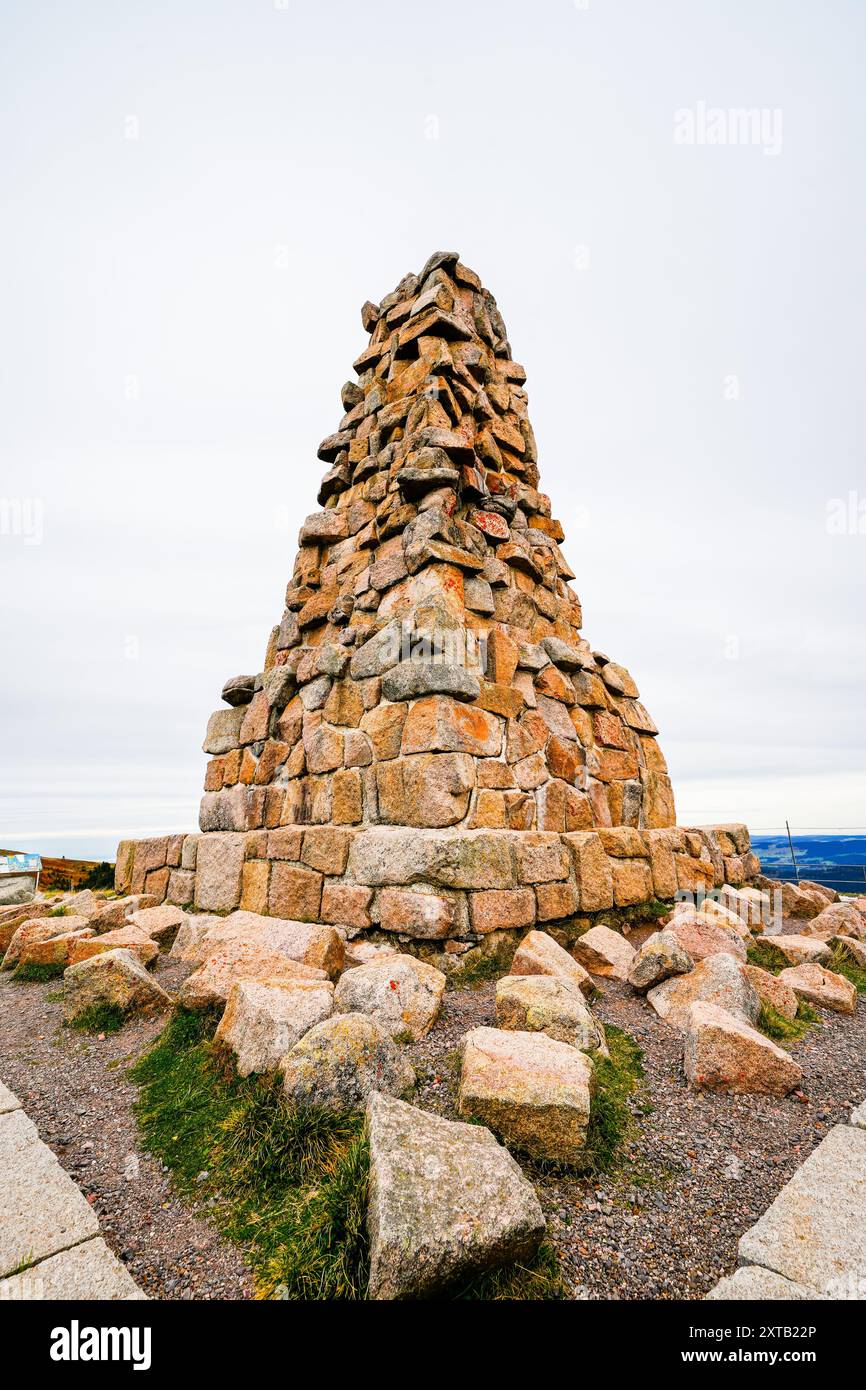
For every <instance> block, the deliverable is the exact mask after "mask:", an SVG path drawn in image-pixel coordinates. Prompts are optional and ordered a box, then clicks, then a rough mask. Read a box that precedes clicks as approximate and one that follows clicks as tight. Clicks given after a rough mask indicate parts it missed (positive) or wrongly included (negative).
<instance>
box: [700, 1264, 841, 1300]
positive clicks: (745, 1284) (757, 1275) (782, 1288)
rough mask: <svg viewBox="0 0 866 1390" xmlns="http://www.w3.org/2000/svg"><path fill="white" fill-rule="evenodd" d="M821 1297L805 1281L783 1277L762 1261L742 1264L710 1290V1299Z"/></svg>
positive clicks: (810, 1298) (708, 1296)
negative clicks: (763, 1264)
mask: <svg viewBox="0 0 866 1390" xmlns="http://www.w3.org/2000/svg"><path fill="white" fill-rule="evenodd" d="M822 1297H823V1295H822V1294H819V1293H817V1292H816V1291H815V1290H814V1289H807V1288H806V1286H805V1285H804V1284H794V1283H792V1282H791V1280H790V1279H783V1278H782V1276H781V1274H774V1273H773V1271H772V1270H770V1269H762V1268H761V1267H760V1265H742V1266H741V1267H740V1268H739V1269H735V1270H734V1272H733V1274H731V1275H729V1276H728V1278H727V1279H720V1280H719V1282H718V1284H716V1287H715V1288H714V1289H711V1290H710V1292H709V1293H708V1294H707V1298H708V1299H719V1300H733V1301H736V1302H740V1301H741V1300H742V1301H743V1302H746V1301H759V1302H761V1303H780V1302H782V1301H784V1300H787V1299H809V1300H810V1301H811V1300H813V1299H821V1298H822Z"/></svg>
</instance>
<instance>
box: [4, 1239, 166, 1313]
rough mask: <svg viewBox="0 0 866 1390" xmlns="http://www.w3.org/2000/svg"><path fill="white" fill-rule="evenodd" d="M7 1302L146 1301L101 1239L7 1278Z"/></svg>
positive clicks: (5, 1295) (130, 1276)
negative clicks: (48, 1300)
mask: <svg viewBox="0 0 866 1390" xmlns="http://www.w3.org/2000/svg"><path fill="white" fill-rule="evenodd" d="M2 1297H3V1299H4V1301H5V1300H7V1299H15V1300H18V1301H28V1302H29V1301H35V1300H40V1299H58V1298H61V1299H75V1300H76V1301H80V1300H86V1301H92V1300H94V1299H100V1300H104V1301H119V1300H130V1299H146V1298H147V1294H145V1293H142V1291H141V1289H140V1288H139V1287H138V1285H137V1284H136V1282H135V1280H134V1279H133V1278H132V1275H131V1274H130V1273H129V1271H128V1270H127V1269H126V1268H125V1267H124V1266H123V1265H122V1264H121V1263H120V1260H119V1259H118V1258H117V1256H116V1255H114V1254H113V1253H112V1252H111V1251H110V1250H109V1248H108V1246H107V1245H106V1243H105V1241H104V1240H102V1239H101V1238H98V1239H96V1240H86V1241H85V1242H84V1243H83V1244H82V1245H75V1246H73V1247H72V1249H71V1250H62V1251H61V1252H60V1254H58V1255H51V1256H50V1257H49V1259H47V1260H40V1262H39V1264H36V1265H32V1266H31V1267H30V1268H29V1269H26V1270H25V1271H24V1272H23V1273H22V1274H16V1275H13V1277H12V1278H11V1279H4V1281H3V1285H2Z"/></svg>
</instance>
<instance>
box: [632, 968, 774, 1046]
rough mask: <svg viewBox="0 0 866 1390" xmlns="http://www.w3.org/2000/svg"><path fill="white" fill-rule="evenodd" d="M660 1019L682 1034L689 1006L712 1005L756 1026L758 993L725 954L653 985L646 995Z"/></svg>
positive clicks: (758, 1007)
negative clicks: (686, 972) (683, 973)
mask: <svg viewBox="0 0 866 1390" xmlns="http://www.w3.org/2000/svg"><path fill="white" fill-rule="evenodd" d="M647 999H648V1000H649V1002H650V1004H652V1006H653V1008H654V1009H655V1011H656V1013H657V1014H658V1016H659V1018H663V1019H664V1020H665V1022H666V1023H669V1024H670V1025H671V1027H672V1028H676V1029H677V1030H678V1031H679V1032H680V1033H684V1032H685V1030H686V1026H687V1024H688V1015H689V1009H690V1008H691V1006H692V1004H697V1003H700V1004H715V1005H717V1006H718V1008H720V1009H725V1010H726V1011H727V1012H728V1013H731V1014H733V1015H734V1017H735V1018H740V1019H742V1020H743V1022H744V1023H750V1024H755V1023H757V1021H758V1014H759V1013H760V1011H761V1001H760V999H759V997H758V993H757V990H756V989H755V987H754V985H752V984H751V982H750V981H749V979H748V978H747V976H746V972H745V970H744V969H743V966H742V965H741V964H740V962H739V961H737V960H735V959H734V957H733V956H729V955H727V954H726V953H720V954H717V955H714V956H707V958H706V960H702V961H700V962H699V963H698V964H697V965H696V966H695V968H694V970H691V971H689V973H688V975H675V976H673V977H672V978H671V979H669V980H664V981H662V983H661V984H660V985H656V986H655V988H654V989H651V990H650V992H649V994H648V995H647Z"/></svg>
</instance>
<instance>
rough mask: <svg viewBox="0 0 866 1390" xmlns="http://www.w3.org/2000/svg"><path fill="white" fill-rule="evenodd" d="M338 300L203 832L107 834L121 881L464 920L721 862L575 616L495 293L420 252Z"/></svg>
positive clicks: (749, 865)
mask: <svg viewBox="0 0 866 1390" xmlns="http://www.w3.org/2000/svg"><path fill="white" fill-rule="evenodd" d="M361 316H362V322H363V325H364V328H365V329H366V331H367V332H368V334H369V342H368V344H367V346H366V347H365V348H364V350H363V351H362V352H361V355H360V356H359V357H358V358H357V360H356V361H355V363H354V368H355V371H356V373H357V376H358V380H357V382H354V381H350V382H347V383H346V384H345V385H344V387H343V389H342V393H341V396H342V404H343V410H344V414H343V416H342V419H341V420H340V422H339V426H338V428H337V430H336V432H335V433H334V434H331V435H329V436H328V438H327V439H325V440H323V442H322V443H321V445H320V446H319V450H318V455H319V458H320V459H321V460H322V461H323V462H324V463H325V465H326V472H325V475H324V477H323V479H322V483H321V486H320V488H319V494H318V501H319V506H320V508H321V510H319V511H316V512H314V513H313V514H312V515H310V516H308V517H307V520H306V521H305V522H304V524H303V527H302V528H301V533H300V537H299V549H298V553H297V556H296V559H295V564H294V571H293V574H292V578H291V580H290V582H289V585H288V588H287V590H286V596H285V611H284V613H283V616H282V620H281V622H280V624H279V626H278V627H276V628H274V630H273V632H272V633H271V637H270V641H269V643H268V647H267V654H266V657H265V661H264V671H263V672H262V673H261V674H260V675H256V676H239V677H235V678H234V679H232V680H230V681H228V682H227V683H226V685H225V687H224V690H223V699H224V700H225V702H226V707H225V708H223V709H221V710H219V711H217V713H215V714H214V715H212V717H211V719H210V722H209V724H208V729H207V736H206V739H205V744H204V749H205V752H207V753H208V754H210V755H211V759H210V762H209V763H208V767H207V774H206V779H205V795H204V799H203V801H202V806H201V816H200V825H201V831H202V834H201V835H200V836H197V837H193V836H189V837H186V839H185V840H184V837H173V838H172V839H170V840H167V841H164V842H163V841H146V842H139V847H136V846H134V845H132V843H131V842H125V844H124V845H123V846H121V851H120V852H119V863H118V876H119V885H120V886H121V887H124V888H132V889H133V891H135V890H137V889H138V890H140V889H142V888H143V887H144V886H145V884H148V885H149V889H150V891H156V892H157V893H158V894H159V895H160V896H164V895H166V894H167V895H168V897H169V898H170V899H171V900H173V901H177V902H180V903H185V902H192V903H193V904H194V905H195V906H197V907H200V908H202V909H205V910H216V911H228V910H231V909H232V908H234V907H237V906H238V905H240V906H242V907H246V908H249V909H251V910H253V911H257V912H266V913H270V914H272V915H277V916H280V917H287V918H292V919H299V920H304V921H323V922H330V923H334V924H341V925H345V926H347V927H350V928H356V929H357V928H368V927H371V926H374V927H379V928H381V929H383V930H386V931H387V930H392V931H396V932H398V933H400V934H401V935H403V936H404V937H420V938H425V937H427V938H437V937H439V938H455V939H457V940H460V939H462V940H464V941H466V942H469V943H471V942H472V941H473V940H476V939H477V938H478V936H479V935H482V934H484V933H485V932H488V931H491V930H493V929H495V928H517V927H524V926H527V925H531V924H532V923H535V922H536V921H555V920H559V919H565V918H568V917H570V916H573V914H574V913H576V912H592V911H598V910H603V909H606V908H610V907H612V906H629V905H633V904H635V903H639V902H642V901H646V900H648V899H651V898H653V897H672V896H673V894H674V892H675V891H676V889H677V888H678V887H689V888H695V887H712V885H713V883H714V882H720V881H721V879H722V877H724V878H725V879H726V880H727V881H728V882H731V881H734V882H736V881H737V879H738V878H739V881H740V882H742V881H743V878H744V876H748V874H749V873H750V872H755V871H756V865H755V863H753V862H752V857H751V856H749V858H748V862H747V861H746V858H745V856H747V855H748V850H749V845H748V834H747V832H746V831H745V828H744V827H741V826H736V827H727V828H726V829H719V828H717V829H716V830H713V831H691V832H687V831H685V830H678V829H676V828H674V827H675V813H674V801H673V794H672V791H671V785H670V780H669V778H668V775H667V768H666V766H665V761H664V758H663V756H662V753H661V750H660V748H659V746H658V743H657V740H656V734H657V729H656V726H655V724H654V723H653V721H652V719H651V718H650V716H649V714H648V713H647V711H646V709H645V708H644V706H643V704H642V703H641V702H640V697H639V692H638V688H637V686H636V685H635V682H634V681H633V679H632V677H631V676H630V675H629V673H628V671H627V670H625V669H624V667H622V666H620V665H618V664H617V663H616V662H615V661H612V660H610V659H609V658H608V657H607V656H606V655H604V654H602V653H601V652H598V651H594V650H593V649H592V648H591V647H590V645H589V643H588V642H587V641H586V640H585V639H584V638H583V637H582V636H581V633H580V629H581V626H582V614H581V606H580V601H579V599H578V597H577V594H576V593H575V592H574V590H573V589H572V588H571V580H572V579H573V578H574V575H573V573H572V570H571V569H570V568H569V565H568V563H567V561H566V559H565V558H564V556H563V554H562V551H561V550H560V543H561V542H562V541H563V539H564V535H563V529H562V526H561V525H560V523H559V522H558V521H556V520H554V518H553V517H552V515H551V506H550V501H549V499H548V498H547V497H546V496H545V494H544V493H543V492H541V491H540V490H539V483H540V477H539V467H538V455H537V450H536V443H535V437H534V434H533V431H532V426H531V424H530V421H529V414H528V408H527V394H526V390H525V381H526V373H525V371H524V369H523V367H522V366H520V365H519V364H518V363H517V362H515V361H514V359H513V357H512V352H511V346H510V344H509V342H508V337H507V333H506V329H505V324H504V323H503V320H502V316H501V314H500V313H499V310H498V308H497V306H496V301H495V300H494V298H493V296H492V295H491V294H490V293H489V291H488V290H485V289H484V288H483V287H482V285H481V282H480V280H479V278H478V276H477V275H476V274H474V272H473V271H471V270H469V269H468V268H467V267H466V266H464V265H463V264H461V262H460V259H459V257H458V255H457V253H455V252H437V253H436V254H435V255H433V256H431V257H430V259H429V261H428V262H427V264H426V265H425V266H424V268H423V270H422V271H421V273H420V275H407V276H405V277H404V278H403V280H401V281H400V283H399V285H398V286H397V288H396V289H395V290H394V291H393V292H392V293H391V294H388V295H386V296H385V298H384V299H383V300H382V301H381V303H380V304H378V305H375V304H372V303H369V302H368V303H367V304H365V305H364V307H363V309H362V315H361ZM181 841H183V843H182V844H181ZM162 843H165V844H167V845H170V848H169V849H167V850H166V857H165V858H164V859H163V860H162V863H161V864H158V863H157V861H158V860H159V858H160V851H159V849H154V846H156V845H159V844H162ZM141 845H149V846H150V847H151V848H150V849H148V850H144V849H142V848H140V846H141ZM173 860H175V861H176V862H172V861H173ZM728 861H730V862H728ZM160 890H161V891H160Z"/></svg>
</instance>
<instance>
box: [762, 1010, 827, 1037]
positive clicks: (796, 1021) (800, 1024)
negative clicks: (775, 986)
mask: <svg viewBox="0 0 866 1390" xmlns="http://www.w3.org/2000/svg"><path fill="white" fill-rule="evenodd" d="M817 1018H818V1015H817V1014H816V1013H815V1010H814V1009H813V1008H811V1007H810V1005H808V1004H806V1003H804V1002H803V1001H802V1000H801V1001H800V1002H799V1004H798V1005H797V1014H796V1017H795V1018H786V1017H785V1015H784V1014H780V1013H779V1011H778V1009H774V1008H773V1006H772V1004H768V1003H766V1002H764V1003H763V1004H762V1005H761V1012H760V1013H759V1014H758V1025H757V1026H758V1030H759V1032H761V1033H763V1034H764V1036H765V1037H766V1038H771V1039H772V1041H773V1042H777V1043H793V1042H797V1040H798V1039H799V1038H802V1036H803V1034H804V1033H806V1032H808V1030H809V1028H810V1027H811V1025H812V1024H813V1023H815V1022H816V1020H817Z"/></svg>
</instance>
